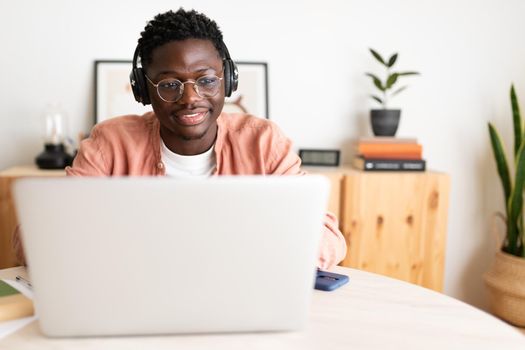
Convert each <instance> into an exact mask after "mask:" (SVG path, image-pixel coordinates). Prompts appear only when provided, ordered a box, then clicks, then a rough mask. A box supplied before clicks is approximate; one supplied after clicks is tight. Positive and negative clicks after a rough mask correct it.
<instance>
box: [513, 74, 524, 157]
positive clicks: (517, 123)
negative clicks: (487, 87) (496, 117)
mask: <svg viewBox="0 0 525 350" xmlns="http://www.w3.org/2000/svg"><path fill="white" fill-rule="evenodd" d="M510 104H511V106H512V121H513V124H514V156H515V157H516V156H517V155H518V150H519V148H520V146H521V143H522V142H523V141H522V140H523V136H522V131H521V115H520V106H519V104H518V98H517V97H516V91H515V90H514V84H512V85H511V87H510Z"/></svg>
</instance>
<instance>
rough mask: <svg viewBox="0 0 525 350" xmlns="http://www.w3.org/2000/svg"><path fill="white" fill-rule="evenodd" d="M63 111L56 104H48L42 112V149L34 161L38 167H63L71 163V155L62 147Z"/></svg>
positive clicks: (63, 138)
mask: <svg viewBox="0 0 525 350" xmlns="http://www.w3.org/2000/svg"><path fill="white" fill-rule="evenodd" d="M64 122H65V118H64V112H63V111H62V110H61V109H60V108H59V107H58V106H56V105H53V106H49V107H48V108H47V109H46V112H45V113H44V125H45V137H44V151H43V152H42V153H40V154H39V155H38V156H37V157H36V158H35V162H36V164H37V166H38V167H39V168H40V169H64V168H65V167H66V166H68V165H71V163H72V161H73V157H72V156H71V155H70V154H69V153H67V152H66V149H65V147H64V140H65V132H64Z"/></svg>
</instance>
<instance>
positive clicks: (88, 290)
mask: <svg viewBox="0 0 525 350" xmlns="http://www.w3.org/2000/svg"><path fill="white" fill-rule="evenodd" d="M14 190H15V192H14V194H15V200H16V208H17V213H18V217H19V220H20V222H21V224H22V232H23V235H22V238H23V243H24V246H25V250H26V256H27V259H28V264H29V274H30V278H31V282H32V284H33V286H34V287H33V288H34V296H35V307H36V312H37V314H38V316H39V318H40V327H41V329H42V331H43V333H44V334H46V335H49V336H94V335H127V334H172V333H208V332H249V331H273V330H296V329H300V328H302V327H303V326H304V325H305V322H306V320H307V315H308V308H309V302H310V297H311V293H312V289H313V285H314V275H315V265H316V259H317V253H318V245H319V241H320V237H321V231H322V218H323V216H324V212H325V209H326V204H327V200H328V190H329V184H328V181H327V180H326V179H325V178H322V177H317V176H269V177H262V176H253V177H217V178H211V179H201V180H197V179H195V180H188V181H180V180H174V179H169V178H159V177H156V178H138V177H135V178H132V177H128V178H54V179H49V178H33V179H30V178H26V179H21V180H18V181H17V183H16V184H15V189H14Z"/></svg>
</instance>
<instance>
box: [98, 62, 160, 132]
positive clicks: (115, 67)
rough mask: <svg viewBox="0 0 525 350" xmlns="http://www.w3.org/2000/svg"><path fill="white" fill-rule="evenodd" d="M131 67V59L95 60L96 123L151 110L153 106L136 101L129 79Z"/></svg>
mask: <svg viewBox="0 0 525 350" xmlns="http://www.w3.org/2000/svg"><path fill="white" fill-rule="evenodd" d="M131 67H132V61H131V60H96V61H95V63H94V68H95V69H94V71H95V95H94V96H95V98H94V100H95V108H94V111H95V113H94V114H95V120H94V122H95V124H97V123H100V122H103V121H104V120H107V119H110V118H113V117H117V116H121V115H126V114H138V115H142V114H144V113H146V112H148V111H151V106H144V105H142V104H141V103H139V102H137V101H135V97H134V96H133V91H132V90H131V84H130V81H129V73H130V72H131Z"/></svg>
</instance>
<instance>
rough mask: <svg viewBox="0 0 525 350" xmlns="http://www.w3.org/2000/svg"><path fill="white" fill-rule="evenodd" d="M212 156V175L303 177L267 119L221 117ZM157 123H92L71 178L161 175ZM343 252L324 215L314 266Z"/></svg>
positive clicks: (334, 226)
mask: <svg viewBox="0 0 525 350" xmlns="http://www.w3.org/2000/svg"><path fill="white" fill-rule="evenodd" d="M217 124H218V131H217V139H216V142H215V147H214V152H215V159H216V169H215V171H214V172H213V175H303V174H305V173H304V171H302V170H301V168H300V166H301V160H300V158H299V157H298V156H297V154H296V153H295V152H293V150H292V143H291V141H290V140H289V139H288V138H287V137H285V136H284V134H283V133H282V132H281V130H280V129H279V128H278V127H277V126H276V125H275V124H274V123H272V122H271V121H269V120H266V119H261V118H257V117H254V116H250V115H246V114H227V113H222V114H221V115H220V116H219V118H218V119H217ZM160 147H161V140H160V123H159V121H158V119H157V118H156V116H155V114H154V113H153V112H149V113H146V114H144V115H143V116H137V115H129V116H123V117H117V118H112V119H109V120H106V121H104V122H103V123H100V124H97V125H96V126H95V127H94V128H93V130H92V132H91V135H90V137H89V138H88V139H86V140H84V141H82V143H81V145H80V148H79V151H78V154H77V156H76V157H75V160H74V162H73V165H72V166H71V167H68V168H66V173H67V175H70V176H126V175H131V176H156V175H158V176H164V175H165V167H164V164H163V163H162V161H161V149H160ZM345 254H346V243H345V240H344V238H343V235H342V234H341V231H339V229H338V223H337V219H336V217H335V216H334V215H332V214H330V213H327V214H326V216H325V222H324V229H323V236H322V239H321V245H320V249H319V259H318V266H319V267H320V268H322V269H329V268H331V267H333V266H334V265H336V264H337V263H339V262H340V261H341V260H343V258H344V257H345Z"/></svg>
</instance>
